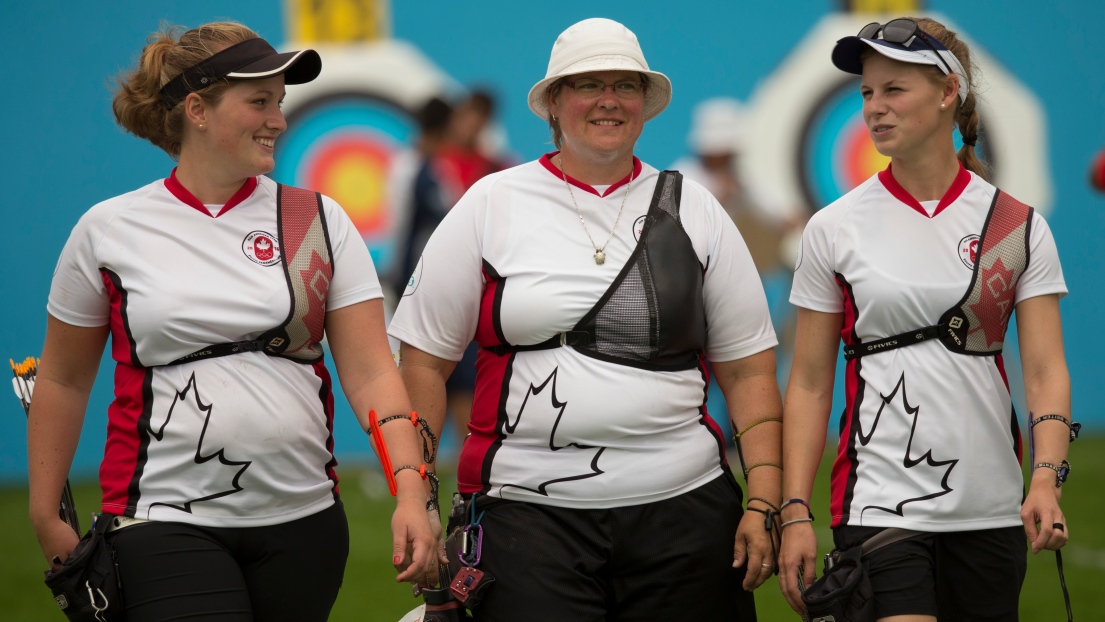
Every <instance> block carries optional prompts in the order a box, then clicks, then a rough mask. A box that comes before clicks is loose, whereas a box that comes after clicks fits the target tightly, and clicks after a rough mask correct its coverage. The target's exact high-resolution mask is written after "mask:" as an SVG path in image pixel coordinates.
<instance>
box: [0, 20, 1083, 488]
mask: <svg viewBox="0 0 1105 622" xmlns="http://www.w3.org/2000/svg"><path fill="white" fill-rule="evenodd" d="M1047 4H1049V3H1042V2H1035V1H1032V0H1004V1H999V0H992V1H991V0H978V1H972V2H953V1H948V0H945V1H932V2H929V3H928V4H927V8H928V9H929V10H932V11H936V12H939V13H942V14H944V15H947V16H949V17H950V18H951V19H952V20H954V21H955V23H956V24H957V25H959V27H960V28H962V29H963V30H964V31H966V32H967V33H969V35H970V36H971V38H972V39H973V40H975V41H977V42H978V43H979V44H981V45H982V46H984V47H985V49H986V50H987V51H988V52H989V53H990V55H992V56H993V57H995V58H996V59H997V60H998V61H999V62H1000V63H1002V64H1003V65H1004V66H1005V67H1006V69H1008V70H1009V71H1011V72H1012V73H1013V74H1015V75H1016V76H1017V77H1018V78H1019V79H1020V80H1021V82H1022V83H1023V84H1024V85H1025V86H1027V87H1028V88H1029V89H1030V90H1031V91H1033V92H1034V93H1035V95H1036V96H1037V97H1038V98H1039V100H1040V101H1041V102H1042V104H1043V107H1044V110H1045V114H1046V117H1047V127H1048V134H1047V139H1048V145H1047V147H1048V151H1049V162H1050V167H1051V175H1052V179H1053V183H1054V188H1055V200H1054V207H1053V211H1052V213H1051V216H1050V217H1049V221H1050V224H1051V227H1052V229H1053V231H1054V234H1055V237H1056V240H1057V242H1058V245H1059V249H1060V255H1061V258H1062V261H1063V267H1064V271H1065V273H1066V278H1067V283H1068V286H1069V288H1070V290H1071V295H1070V296H1069V297H1067V298H1066V299H1064V301H1063V302H1062V312H1063V321H1064V332H1065V341H1066V344H1065V345H1066V348H1067V353H1068V361H1069V364H1070V368H1071V377H1072V381H1073V386H1074V389H1073V391H1074V410H1075V414H1076V418H1078V419H1080V420H1082V421H1083V422H1084V423H1086V424H1088V425H1089V427H1091V428H1096V429H1097V430H1105V414H1103V413H1102V411H1101V409H1100V407H1099V405H1100V404H1101V403H1102V402H1103V401H1105V383H1102V382H1101V381H1100V380H1099V378H1098V376H1099V374H1100V372H1101V371H1102V364H1101V363H1100V362H1099V361H1100V354H1099V353H1100V351H1101V349H1102V347H1105V338H1103V337H1102V331H1100V330H1098V324H1097V323H1098V322H1099V321H1101V317H1100V311H1099V310H1100V309H1101V308H1102V306H1103V303H1105V294H1103V289H1105V287H1103V285H1105V281H1103V279H1102V277H1101V276H1100V275H1099V272H1098V266H1099V265H1102V264H1105V246H1103V245H1101V244H1100V240H1101V238H1102V234H1103V233H1105V211H1103V210H1105V196H1103V195H1100V194H1095V193H1094V192H1093V191H1092V190H1091V189H1090V187H1089V185H1088V183H1087V171H1088V167H1089V164H1090V161H1091V160H1092V158H1093V156H1094V155H1095V154H1096V153H1097V152H1098V151H1099V150H1101V149H1102V148H1105V72H1103V71H1102V67H1101V59H1102V58H1105V42H1103V40H1102V38H1101V37H1100V36H1095V34H1096V33H1095V30H1094V29H1095V28H1098V27H1099V26H1100V24H1102V23H1105V3H1102V2H1100V1H1098V0H1077V1H1076V0H1071V1H1067V2H1062V3H1057V4H1058V6H1046V5H1047ZM103 6H105V5H102V4H100V3H85V2H54V3H21V4H8V5H7V6H5V8H4V10H3V12H2V14H3V17H4V19H3V20H0V40H3V41H4V42H5V44H6V49H7V50H8V52H7V55H8V60H7V61H6V62H5V63H3V66H2V69H0V89H2V92H3V97H0V119H2V120H3V124H4V127H3V131H2V136H3V141H2V142H3V149H0V180H2V183H0V187H2V188H3V189H4V195H5V196H7V197H8V198H7V199H6V200H5V201H4V202H3V203H4V205H3V209H2V211H0V222H2V223H3V224H2V226H0V236H2V238H0V239H2V240H3V242H4V248H7V251H6V252H7V260H5V261H3V262H2V266H3V268H2V269H3V271H4V272H3V276H4V280H3V283H5V285H4V300H5V304H4V305H3V306H2V307H0V355H3V356H10V357H13V358H17V359H22V358H23V357H25V356H28V355H37V354H38V353H39V351H40V350H41V347H42V341H43V336H44V331H45V325H46V312H45V303H46V296H47V293H48V289H49V281H50V275H51V273H52V271H53V266H54V263H55V261H56V258H57V256H58V253H59V252H60V250H61V247H62V245H63V244H64V243H65V240H66V238H67V236H68V234H69V230H70V228H71V227H72V226H73V224H75V223H76V221H77V219H78V218H79V216H80V215H81V214H82V213H83V212H84V211H85V210H86V209H87V208H88V207H89V206H91V205H92V204H94V203H96V202H98V201H101V200H103V199H106V198H108V197H111V196H114V195H116V194H120V193H122V192H125V191H128V190H130V189H133V188H136V187H138V186H140V185H142V184H145V183H148V182H149V181H150V180H152V179H155V178H158V177H163V176H165V175H166V174H167V173H168V171H169V170H170V168H171V166H172V162H171V161H170V160H169V158H168V157H166V156H165V155H164V154H163V153H162V152H160V151H159V150H157V149H156V148H154V147H152V146H151V145H149V144H147V143H145V142H143V141H140V140H137V139H135V138H133V137H130V136H128V135H126V134H124V133H123V132H122V131H121V130H119V129H118V128H117V127H116V126H115V124H114V121H113V119H112V116H111V111H110V99H111V95H110V93H109V90H108V86H109V81H110V78H111V77H112V76H114V75H116V74H118V73H119V72H120V71H121V70H122V69H124V68H126V67H129V66H130V65H131V64H132V63H133V61H134V60H135V58H136V56H137V53H138V51H139V50H140V49H141V46H142V44H143V40H144V38H145V36H146V35H147V34H148V33H149V32H151V31H153V30H154V29H156V27H157V24H158V22H159V20H162V19H164V20H168V21H169V22H170V23H174V24H183V25H187V26H195V25H197V24H200V23H203V22H208V21H212V20H215V19H223V18H226V19H233V20H237V21H241V22H244V23H246V24H248V25H250V26H251V27H253V28H254V29H255V30H257V31H258V32H260V33H261V35H262V36H264V37H266V38H267V39H269V40H270V41H272V42H273V43H276V44H278V43H279V42H282V41H283V40H284V38H285V35H284V32H285V30H284V28H285V27H284V17H283V10H284V6H283V4H282V3H281V2H278V1H276V0H238V1H237V2H235V3H226V2H216V1H215V0H188V1H187V2H157V1H149V0H144V1H141V2H139V1H136V0H119V1H117V2H113V3H111V4H110V11H108V10H106V9H103V8H101V7H103ZM627 6H628V7H630V8H625V9H618V8H614V7H608V8H606V9H604V10H602V11H599V12H597V11H598V9H595V8H594V4H593V3H590V2H585V1H582V0H565V1H563V2H559V3H557V5H556V8H555V10H550V7H549V6H548V5H546V4H538V3H521V2H516V1H507V0H496V1H491V0H485V1H477V2H465V3H458V2H444V1H441V2H439V1H436V0H425V1H420V2H402V1H396V2H394V3H393V6H392V7H391V13H392V21H393V35H394V37H395V38H398V39H403V40H407V41H410V42H412V43H413V44H415V45H416V46H418V47H419V48H421V49H422V51H423V52H424V53H425V54H426V55H427V56H428V57H429V58H430V59H432V60H433V61H434V62H436V63H437V64H438V65H439V66H440V67H441V68H442V69H443V70H444V71H445V72H446V73H448V74H450V75H451V76H452V77H453V78H455V79H456V80H458V81H459V82H460V83H462V84H481V85H487V86H490V87H491V88H492V89H493V90H495V91H496V92H497V94H498V95H499V97H500V101H501V107H502V113H501V120H502V123H503V125H504V126H505V129H506V130H507V132H508V135H509V137H510V142H511V146H512V147H513V148H514V150H515V151H516V152H517V153H518V155H519V156H521V157H522V158H525V159H529V158H533V157H536V156H538V155H539V154H540V153H542V152H543V151H544V150H547V147H548V134H547V130H546V128H545V126H544V124H543V123H542V122H541V121H539V120H538V119H537V118H536V117H534V116H533V115H532V113H530V112H529V110H528V109H527V108H526V106H525V96H526V93H527V91H528V89H529V87H530V86H531V85H532V84H533V83H534V82H535V81H536V80H538V79H540V78H541V77H543V75H544V72H545V67H546V64H547V63H548V53H549V50H550V48H551V45H552V42H553V41H554V39H555V38H556V35H557V34H558V33H559V32H560V31H561V30H563V29H564V28H565V27H567V26H568V25H570V24H571V23H573V22H575V21H577V20H579V19H583V18H586V17H594V16H597V15H598V16H603V17H610V18H613V19H617V20H619V21H622V22H623V23H625V24H626V25H627V26H629V27H630V28H631V29H632V30H634V31H635V32H636V33H637V35H638V37H639V39H640V41H641V42H642V45H643V47H644V49H645V52H646V55H647V57H648V60H649V63H650V65H651V66H652V67H653V68H654V69H657V70H660V71H663V72H665V73H666V74H667V75H668V76H669V77H670V78H671V79H672V81H673V83H674V86H675V89H674V91H675V97H674V100H673V102H672V105H671V107H670V108H669V109H668V110H667V111H666V112H665V113H664V114H663V115H661V116H660V117H658V118H657V119H656V120H654V121H652V122H650V123H649V126H648V128H647V130H646V132H645V135H644V137H643V138H642V140H641V142H640V144H639V146H638V151H637V152H638V154H639V155H640V156H641V157H642V158H643V159H644V160H646V161H649V162H650V163H652V164H654V165H656V166H661V167H662V166H666V165H667V164H669V163H670V162H672V161H673V160H675V158H676V157H678V156H680V155H682V154H683V152H684V151H685V147H684V145H685V136H686V133H687V130H688V129H689V125H690V112H691V109H692V107H693V106H694V104H695V103H697V102H699V101H701V100H702V99H705V98H707V97H712V96H717V95H729V96H734V97H738V98H742V99H743V98H747V97H748V96H749V95H750V94H751V93H752V91H753V89H754V87H755V85H756V83H757V81H758V80H760V79H762V78H764V77H765V76H767V75H768V74H770V73H771V71H772V70H773V69H774V68H776V67H777V66H778V65H779V63H780V62H781V61H782V60H783V59H784V58H785V57H786V56H787V54H788V53H789V52H790V51H791V50H792V49H793V47H794V46H795V45H796V44H797V43H798V42H799V41H800V40H801V39H802V37H803V36H804V34H805V33H806V32H807V31H808V30H809V29H810V28H811V27H812V26H813V25H814V24H815V23H816V22H817V21H818V20H819V19H820V18H821V17H822V16H823V15H825V14H826V13H828V12H830V11H835V10H838V8H839V6H838V3H837V2H833V1H832V0H793V1H791V2H785V3H784V2H767V1H763V2H733V1H730V0H702V1H700V2H696V3H691V4H683V5H679V4H675V5H673V4H672V3H670V2H652V1H643V0H639V1H638V2H636V3H632V4H631V5H627ZM841 34H842V35H845V34H851V33H841ZM828 53H829V50H825V54H828ZM324 66H325V64H324ZM324 71H325V69H324ZM776 122H777V123H779V124H787V123H792V122H798V121H797V120H791V119H786V118H780V119H778V120H777V121H776ZM197 243H201V242H200V241H197ZM110 380H111V371H110V366H106V365H105V366H104V367H102V368H101V372H100V377H99V380H98V381H97V386H96V389H95V391H94V393H93V396H92V401H91V404H90V408H89V414H88V417H87V419H86V425H85V433H84V435H83V437H82V441H81V446H80V449H79V451H78V455H77V459H76V464H75V467H74V468H75V470H76V472H77V473H79V474H82V475H89V476H90V475H92V474H93V473H94V471H95V468H96V466H97V464H98V461H99V456H100V452H101V448H102V444H103V438H104V429H105V426H106V416H105V414H104V413H105V411H106V406H107V404H108V403H109V401H110V399H111V387H110ZM339 404H341V407H340V409H339V410H340V412H339V415H338V416H339V420H340V421H341V423H340V425H339V426H338V430H337V434H338V445H337V448H338V453H339V457H346V456H348V457H354V456H356V455H358V454H360V455H363V452H364V451H365V450H366V443H365V440H364V438H363V436H362V435H361V434H360V433H359V432H358V431H357V429H356V427H355V423H354V422H353V418H352V416H350V414H349V412H348V407H347V406H345V405H344V404H342V403H341V400H339ZM25 431H26V427H25V422H24V419H23V413H22V410H21V408H20V407H19V405H18V403H17V401H16V400H15V399H14V398H12V397H7V398H3V399H0V481H8V482H12V483H17V482H19V481H20V480H22V479H23V478H24V477H25V473H26V448H25Z"/></svg>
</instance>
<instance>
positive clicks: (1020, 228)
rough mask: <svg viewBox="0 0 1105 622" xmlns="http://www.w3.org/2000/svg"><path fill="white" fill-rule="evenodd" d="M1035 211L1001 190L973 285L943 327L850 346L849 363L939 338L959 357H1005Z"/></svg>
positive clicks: (977, 259) (942, 322)
mask: <svg viewBox="0 0 1105 622" xmlns="http://www.w3.org/2000/svg"><path fill="white" fill-rule="evenodd" d="M1032 212H1033V209H1032V208H1031V207H1029V206H1028V205H1025V204H1024V203H1021V202H1020V201H1018V200H1016V199H1014V198H1013V197H1011V196H1009V195H1008V194H1006V193H1004V192H1002V191H1001V190H998V191H997V192H996V193H995V194H994V202H993V204H992V205H991V206H990V212H989V213H988V214H987V215H986V224H984V225H983V227H982V235H981V236H980V239H979V243H978V251H977V252H976V253H975V267H974V272H973V273H972V275H971V284H970V286H969V287H968V288H967V293H966V294H964V295H963V298H962V299H961V300H960V301H959V302H958V303H956V305H955V306H954V307H952V308H950V309H948V310H947V311H945V312H944V314H943V315H942V316H941V317H940V321H939V323H937V324H935V325H933V326H926V327H924V328H918V329H915V330H911V331H908V332H905V333H902V334H900V335H894V336H892V337H885V338H883V339H877V340H874V341H866V342H860V343H854V344H851V345H846V346H844V358H845V359H846V360H849V361H850V360H852V359H855V358H859V357H861V356H865V355H868V354H871V353H874V352H885V351H887V350H896V349H898V348H904V347H905V346H911V345H913V344H915V343H921V342H922V341H928V340H930V339H939V340H940V342H941V343H943V344H944V347H945V348H947V349H948V350H951V351H952V352H956V353H958V354H968V355H973V356H992V355H995V354H1001V350H1002V346H1003V345H1004V344H1005V331H1006V329H1007V328H1008V327H1009V317H1010V316H1011V315H1012V314H1013V302H1014V296H1015V294H1016V291H1017V281H1018V280H1019V279H1020V277H1021V275H1022V274H1024V271H1025V268H1027V267H1028V259H1029V249H1028V240H1029V234H1030V233H1031V232H1030V229H1031V226H1032Z"/></svg>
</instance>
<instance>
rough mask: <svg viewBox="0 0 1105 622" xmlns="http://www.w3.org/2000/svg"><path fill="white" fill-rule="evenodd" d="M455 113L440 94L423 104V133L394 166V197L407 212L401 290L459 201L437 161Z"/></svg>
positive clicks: (420, 122)
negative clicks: (446, 184) (445, 183)
mask: <svg viewBox="0 0 1105 622" xmlns="http://www.w3.org/2000/svg"><path fill="white" fill-rule="evenodd" d="M452 116H453V107H452V106H451V105H449V103H448V102H446V101H445V100H443V99H441V98H439V97H431V98H430V100H429V101H427V102H426V103H425V104H423V106H422V108H421V109H419V111H418V113H417V114H416V115H415V120H416V121H417V122H418V130H419V134H418V140H417V141H416V142H415V146H414V149H413V150H411V151H408V152H405V153H403V154H400V156H399V157H398V158H396V163H395V165H394V167H393V169H392V173H391V176H390V179H389V186H390V187H391V188H393V195H392V200H393V201H396V202H398V203H400V204H402V205H404V206H405V209H404V210H403V213H404V214H405V215H406V221H405V226H404V232H403V233H402V235H401V239H402V240H403V243H402V246H401V248H402V251H401V254H400V257H401V260H400V262H399V268H398V270H399V272H398V274H397V275H396V279H395V282H396V288H395V289H396V291H398V292H401V291H403V289H404V288H406V286H407V280H408V279H410V276H411V274H414V267H415V265H416V264H417V263H418V258H419V257H420V256H421V255H422V249H423V248H425V246H426V242H427V241H428V240H429V239H430V235H431V234H433V232H434V229H436V228H437V225H438V224H440V223H441V219H442V218H445V214H446V213H448V211H449V208H451V207H452V206H453V204H454V203H456V198H457V197H454V196H453V194H454V193H452V192H448V191H447V190H446V189H445V188H443V187H442V182H441V181H440V174H439V173H438V169H437V164H436V163H437V158H438V154H439V153H440V152H441V150H442V147H443V145H444V144H445V137H446V134H447V132H448V129H449V122H450V119H452Z"/></svg>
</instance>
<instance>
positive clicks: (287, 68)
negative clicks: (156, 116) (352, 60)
mask: <svg viewBox="0 0 1105 622" xmlns="http://www.w3.org/2000/svg"><path fill="white" fill-rule="evenodd" d="M321 71H322V59H321V58H320V57H319V55H318V52H316V51H314V50H300V51H298V52H283V53H281V52H277V51H276V50H275V49H274V48H273V47H272V46H271V45H269V43H268V41H265V40H264V39H260V38H257V39H247V40H245V41H243V42H241V43H237V44H235V45H232V46H230V47H228V48H226V49H225V50H223V51H221V52H218V53H216V54H214V55H212V56H210V57H208V58H205V59H204V60H202V61H200V62H199V63H198V64H196V65H195V66H193V67H190V68H188V69H185V70H184V71H183V72H182V73H181V74H180V75H178V76H176V77H175V78H173V79H172V80H169V82H168V83H166V84H165V86H163V87H161V92H160V94H161V102H162V103H164V104H165V107H166V108H172V107H173V106H176V105H177V103H179V102H180V101H181V100H183V99H184V98H185V97H187V96H188V94H189V93H193V92H195V91H198V90H200V89H202V88H205V87H207V86H209V85H211V84H212V83H214V82H215V81H216V80H221V79H223V78H229V79H231V80H260V79H262V78H268V77H271V76H278V75H280V74H284V83H285V84H304V83H306V82H310V81H311V80H314V79H315V78H317V77H318V74H319V73H320V72H321Z"/></svg>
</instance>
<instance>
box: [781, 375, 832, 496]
mask: <svg viewBox="0 0 1105 622" xmlns="http://www.w3.org/2000/svg"><path fill="white" fill-rule="evenodd" d="M831 409H832V392H831V388H830V390H829V391H828V392H826V391H823V390H811V389H810V388H807V387H802V386H799V385H796V384H792V385H791V386H790V387H788V389H787V397H786V403H785V404H784V406H783V422H784V423H783V477H784V479H783V496H784V497H785V498H787V499H802V500H803V501H806V502H809V500H810V498H811V496H812V495H813V482H814V478H815V477H816V475H817V467H818V466H819V465H820V463H821V456H822V454H823V453H824V451H825V430H826V428H827V426H828V423H829V412H830V411H831ZM802 511H804V510H802ZM802 511H799V512H798V514H799V515H801V513H802ZM788 516H789V513H788Z"/></svg>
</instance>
